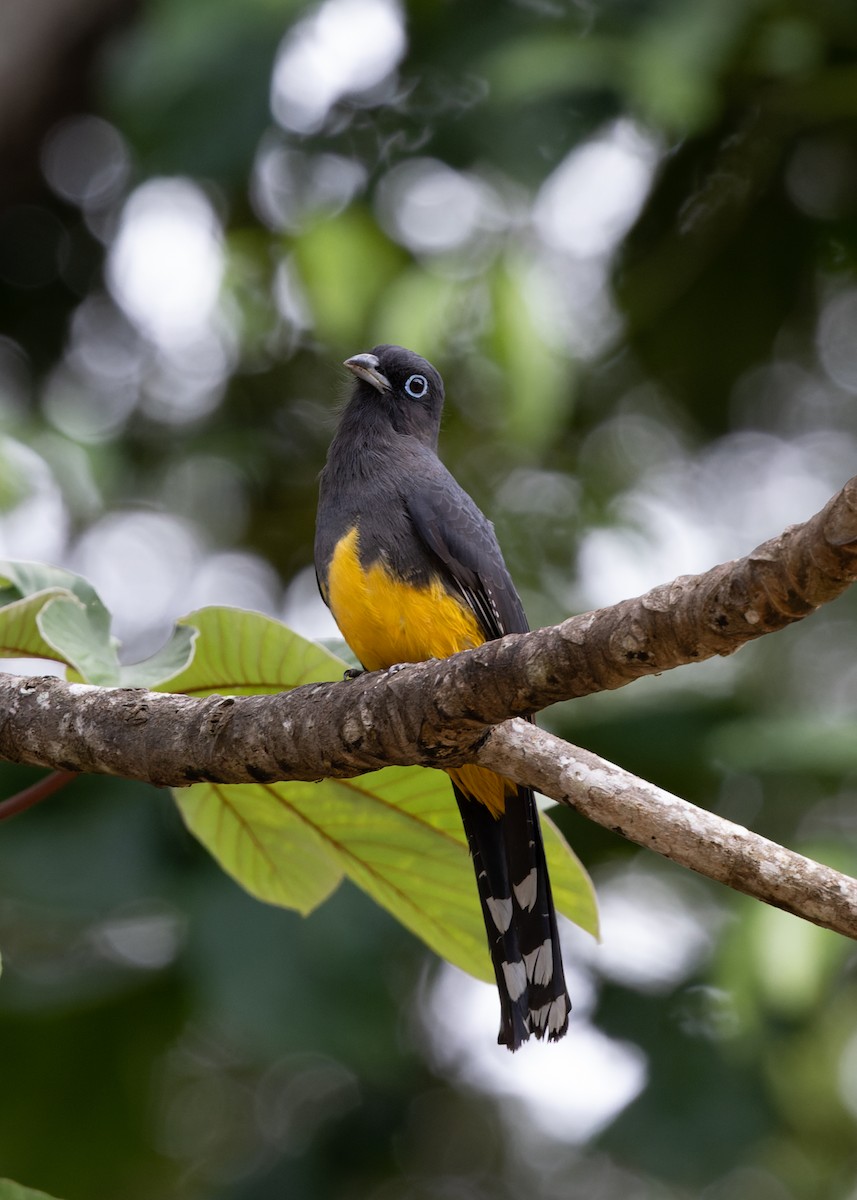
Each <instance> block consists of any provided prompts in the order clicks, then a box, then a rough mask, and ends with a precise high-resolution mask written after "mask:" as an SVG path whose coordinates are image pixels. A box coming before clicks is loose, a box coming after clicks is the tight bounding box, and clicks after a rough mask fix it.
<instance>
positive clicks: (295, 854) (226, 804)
mask: <svg viewBox="0 0 857 1200" xmlns="http://www.w3.org/2000/svg"><path fill="white" fill-rule="evenodd" d="M323 787H324V785H323V784H312V783H292V784H285V783H275V784H268V785H262V784H240V785H229V786H227V785H222V784H209V783H201V784H196V785H195V786H194V787H191V788H184V789H182V790H176V791H174V792H173V795H174V796H175V798H176V803H177V804H178V806H179V811H180V812H181V814H182V817H183V818H184V820H185V823H186V824H187V827H188V829H190V831H191V832H192V833H193V834H194V835H195V836H196V837H197V838H198V839H199V840H200V841H201V842H202V844H203V845H204V846H205V847H206V848H207V849H208V850H209V851H210V852H211V853H212V854H213V855H214V857H215V858H216V859H217V861H218V862H219V863H220V865H221V866H222V867H223V869H224V871H226V872H227V874H229V875H231V876H232V878H233V879H235V880H237V881H238V883H240V884H241V885H242V887H244V888H246V889H247V891H248V892H250V894H251V895H253V896H256V897H257V899H259V900H265V901H267V902H268V903H269V904H279V905H282V906H283V907H284V908H295V909H297V910H298V912H301V913H304V914H306V913H308V912H311V911H312V910H313V909H314V908H316V907H317V906H318V905H319V904H321V902H322V901H323V900H326V899H327V897H328V896H329V895H330V894H331V893H332V892H333V891H334V889H335V888H336V887H337V886H338V884H339V881H340V880H341V878H342V869H341V867H340V866H339V863H338V861H337V859H336V857H335V856H334V855H332V854H331V853H330V850H329V847H328V846H327V844H326V842H325V839H324V838H323V837H322V836H321V835H320V833H319V832H318V831H317V829H316V828H315V827H314V825H313V823H312V822H307V821H305V820H304V818H303V815H302V813H303V810H304V809H309V810H310V811H312V809H313V805H314V801H315V799H316V798H317V797H319V796H321V794H322V792H323Z"/></svg>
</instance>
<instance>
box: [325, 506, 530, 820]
mask: <svg viewBox="0 0 857 1200" xmlns="http://www.w3.org/2000/svg"><path fill="white" fill-rule="evenodd" d="M327 600H328V603H329V604H330V610H331V612H332V613H333V616H334V618H335V620H336V623H337V625H338V626H339V628H340V630H341V632H342V636H343V637H344V638H345V640H346V642H347V643H348V645H349V646H350V647H351V649H352V650H353V651H354V653H355V654H356V655H357V658H358V659H359V661H360V662H361V663H362V664H363V666H364V667H365V668H366V669H367V670H368V671H380V670H383V669H384V668H385V667H392V666H394V665H395V664H396V663H407V662H423V661H424V660H425V659H427V658H447V657H448V656H449V655H450V654H456V653H457V652H458V651H459V650H471V649H473V647H475V646H481V645H482V643H483V642H484V641H485V636H484V634H483V633H482V630H481V629H480V628H479V624H478V622H477V620H476V617H475V616H474V614H473V613H472V612H471V611H470V609H469V608H468V607H467V606H466V605H465V604H464V603H463V602H462V601H460V600H457V599H456V598H455V596H451V595H450V594H449V592H448V591H447V590H446V588H445V587H444V586H443V584H442V583H441V581H440V580H439V579H434V580H432V581H431V582H430V583H428V584H424V585H422V586H420V587H416V586H414V585H413V584H410V583H406V582H404V581H402V580H398V579H395V578H394V577H393V576H391V575H390V574H389V572H388V571H387V570H386V569H385V568H384V566H383V564H382V563H380V562H378V563H373V564H372V566H370V567H368V568H364V567H363V566H362V565H361V562H360V557H359V554H358V531H357V528H356V527H355V528H353V529H351V530H349V532H348V533H347V534H346V536H345V537H344V538H342V539H341V540H340V541H339V542H338V543H337V546H336V549H335V551H334V554H333V560H332V562H331V564H330V570H329V573H328V579H327ZM449 774H450V776H451V777H452V779H453V781H454V783H455V784H456V786H457V787H458V788H459V789H460V790H461V791H462V792H464V794H465V795H466V796H469V797H470V798H471V799H474V800H478V801H479V802H480V803H481V804H484V805H486V807H487V808H489V809H490V811H491V812H492V813H493V814H494V815H495V816H499V815H500V814H501V813H502V812H503V811H504V808H505V798H506V796H507V795H509V794H510V793H514V791H515V790H516V785H515V784H514V783H512V782H511V781H510V780H508V779H503V778H501V776H499V775H495V774H494V772H493V771H487V770H485V768H484V767H476V766H465V767H460V768H458V769H456V770H451V771H450V772H449Z"/></svg>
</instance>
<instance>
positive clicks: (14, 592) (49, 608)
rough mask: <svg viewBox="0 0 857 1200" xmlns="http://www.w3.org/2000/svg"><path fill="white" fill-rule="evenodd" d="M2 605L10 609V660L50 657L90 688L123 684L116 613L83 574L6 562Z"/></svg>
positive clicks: (3, 636)
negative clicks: (114, 635) (113, 625)
mask: <svg viewBox="0 0 857 1200" xmlns="http://www.w3.org/2000/svg"><path fill="white" fill-rule="evenodd" d="M0 603H4V604H5V606H6V607H4V608H3V609H0V641H2V645H3V650H2V653H3V654H4V655H5V656H6V657H10V656H12V655H15V654H22V653H23V654H25V655H30V656H33V657H39V658H50V659H54V660H55V661H57V662H63V663H66V664H67V665H68V666H70V667H72V668H73V669H74V670H75V671H76V672H77V673H78V675H79V676H80V677H81V678H83V679H85V680H87V681H88V682H90V683H98V684H105V685H110V684H115V683H117V682H118V681H119V661H118V658H117V656H116V642H115V640H114V639H113V638H112V637H111V636H110V614H109V613H108V612H107V609H106V608H105V607H104V605H103V604H102V603H101V600H100V599H99V596H98V593H97V592H96V591H95V589H94V588H93V587H92V585H91V584H89V583H87V581H86V580H85V579H82V578H81V577H80V576H79V575H75V574H73V573H72V572H71V571H63V570H62V569H61V568H59V567H51V566H47V565H45V564H44V563H34V562H12V561H9V560H7V561H4V562H0ZM30 621H34V623H35V627H32V626H30V625H29V622H30ZM4 622H5V624H4Z"/></svg>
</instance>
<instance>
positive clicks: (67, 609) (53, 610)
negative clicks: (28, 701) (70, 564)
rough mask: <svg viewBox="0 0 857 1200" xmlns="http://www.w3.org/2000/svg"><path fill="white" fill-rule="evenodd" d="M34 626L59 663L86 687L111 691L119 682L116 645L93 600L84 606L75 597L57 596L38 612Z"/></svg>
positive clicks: (104, 612)
mask: <svg viewBox="0 0 857 1200" xmlns="http://www.w3.org/2000/svg"><path fill="white" fill-rule="evenodd" d="M36 623H37V624H38V626H39V629H40V631H41V633H42V636H43V637H44V639H45V641H46V642H47V643H48V645H50V646H53V647H54V650H55V651H56V653H55V654H54V655H53V657H56V656H57V655H59V656H60V660H61V661H62V662H66V663H68V664H69V666H70V667H72V668H73V669H74V670H75V671H76V672H77V674H78V675H79V676H80V677H81V679H84V680H86V682H87V683H96V684H99V685H101V686H102V687H112V686H114V685H115V684H117V683H118V682H119V659H118V657H117V655H116V642H115V640H114V639H113V638H111V636H110V614H109V613H108V612H107V609H106V608H104V606H103V605H102V604H101V601H100V600H98V597H96V603H95V604H93V605H88V604H86V603H84V602H83V601H81V600H79V599H78V598H77V597H76V596H57V597H56V599H54V600H51V601H50V603H48V604H46V605H45V607H44V608H43V609H42V610H41V612H40V613H39V615H38V617H37V618H36Z"/></svg>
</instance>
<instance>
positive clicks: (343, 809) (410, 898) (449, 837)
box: [164, 608, 597, 979]
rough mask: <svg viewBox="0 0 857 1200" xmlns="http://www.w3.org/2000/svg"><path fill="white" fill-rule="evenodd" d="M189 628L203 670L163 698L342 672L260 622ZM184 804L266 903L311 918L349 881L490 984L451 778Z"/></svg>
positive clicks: (334, 662) (556, 871) (585, 882)
mask: <svg viewBox="0 0 857 1200" xmlns="http://www.w3.org/2000/svg"><path fill="white" fill-rule="evenodd" d="M182 623H183V624H186V625H189V626H192V627H193V628H194V629H195V630H196V631H197V638H196V642H195V648H194V657H193V660H192V661H191V663H190V664H189V666H188V667H186V668H185V670H184V671H182V672H181V673H180V674H179V675H177V676H175V677H174V678H172V679H170V680H169V681H168V682H167V683H166V684H165V685H164V686H167V687H169V689H170V691H176V692H182V693H185V694H191V695H208V694H210V693H212V692H218V693H220V694H229V695H242V694H248V693H254V694H259V693H265V692H277V691H283V690H285V689H287V688H292V687H297V686H299V685H300V684H305V683H312V682H319V681H323V680H327V679H331V678H336V677H337V676H338V675H339V674H340V673H341V670H342V666H343V664H342V662H341V660H339V659H337V658H336V657H335V656H334V655H332V654H330V653H329V652H328V651H327V650H324V649H323V648H322V647H320V646H317V645H315V644H314V643H312V642H308V641H306V640H305V639H304V638H302V637H300V636H299V635H298V634H295V633H294V632H292V631H291V630H290V629H288V628H286V626H284V625H282V624H281V623H280V622H279V621H274V620H272V619H271V618H269V617H264V616H261V615H260V614H259V613H251V612H245V611H243V610H238V609H227V608H210V609H202V610H201V611H199V612H196V613H192V614H191V615H190V616H188V617H185V618H183V622H182ZM175 796H176V801H177V803H178V805H179V808H180V810H181V812H182V815H183V817H184V819H185V822H186V823H187V825H188V827H189V829H191V831H192V832H193V833H194V834H195V835H196V836H197V837H198V838H199V839H200V841H201V842H203V844H204V845H205V846H207V848H208V849H209V850H210V851H211V853H212V854H213V855H214V856H215V858H216V859H217V860H218V861H219V862H220V864H221V865H222V866H223V868H224V870H226V871H227V872H228V873H229V874H230V875H232V876H233V878H235V879H236V880H237V881H238V882H239V883H240V884H242V886H243V887H245V888H246V889H247V890H248V891H249V892H251V893H252V894H253V895H254V896H257V897H258V898H259V899H260V900H265V901H268V902H269V903H272V904H280V905H284V906H286V907H289V908H295V909H297V910H298V911H299V912H302V913H307V912H310V911H311V910H312V909H313V908H315V907H316V906H317V905H318V904H320V903H321V902H322V901H323V900H325V899H326V898H327V897H328V896H329V895H330V893H331V892H332V891H333V890H334V888H335V887H336V886H337V884H338V883H339V881H340V879H341V878H342V876H343V875H347V876H348V877H349V878H350V879H351V880H353V882H354V883H356V884H357V885H358V886H359V887H361V888H362V889H363V890H364V891H365V892H367V893H368V894H369V895H370V896H372V897H373V898H374V899H375V900H376V901H377V902H378V903H379V904H381V905H383V907H384V908H386V909H388V911H389V912H391V913H392V914H393V915H394V916H395V917H396V918H397V919H398V920H399V921H401V922H402V924H404V925H406V926H407V927H408V928H409V929H411V930H412V931H413V932H414V933H415V934H417V936H419V937H421V938H422V939H423V940H424V941H425V942H426V943H427V944H428V945H429V946H431V948H432V949H433V950H435V951H436V952H437V953H438V954H440V955H442V956H443V957H445V958H448V959H449V960H450V961H451V962H454V963H456V964H457V965H458V966H460V967H462V968H464V969H465V970H467V971H470V972H471V973H472V974H474V975H477V976H479V977H480V978H485V979H490V978H491V968H490V964H489V962H488V955H487V950H486V946H485V933H484V928H483V924H482V917H481V913H480V909H479V901H478V897H477V892H476V881H475V879H474V877H473V868H472V865H471V863H470V859H469V855H468V852H467V844H466V838H465V836H464V830H463V829H462V827H461V821H460V818H459V815H458V809H457V806H456V804H455V801H454V799H453V795H452V788H451V786H450V783H449V780H448V778H447V777H446V776H445V775H444V774H443V773H442V772H438V771H428V770H423V769H421V768H419V767H413V768H396V767H392V768H388V769H386V770H383V771H376V772H374V773H373V774H371V775H367V776H363V777H361V778H359V779H349V780H335V779H328V780H323V781H321V782H319V783H278V784H271V785H262V784H242V785H232V786H223V785H219V784H198V785H196V786H194V787H192V788H188V789H180V790H177V791H176V793H175ZM543 825H544V829H545V842H546V851H547V855H548V861H549V864H550V869H551V876H552V881H553V887H554V893H555V897H556V900H557V905H558V907H559V908H560V910H561V911H562V912H564V913H565V914H566V916H568V917H570V918H571V919H572V920H573V921H575V922H576V923H577V924H579V925H581V926H582V927H583V928H584V929H588V930H589V931H590V932H591V933H594V934H596V935H597V917H596V914H595V904H594V898H593V894H592V888H591V884H590V882H589V879H588V876H587V875H586V872H585V871H584V870H583V868H582V866H581V865H580V863H579V862H578V860H577V859H576V858H575V857H574V855H573V854H572V852H571V850H570V849H569V848H568V846H567V845H566V844H565V842H564V841H563V840H562V838H561V837H560V835H559V834H558V832H557V831H556V829H555V828H554V827H553V826H552V825H551V824H550V822H548V821H543Z"/></svg>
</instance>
